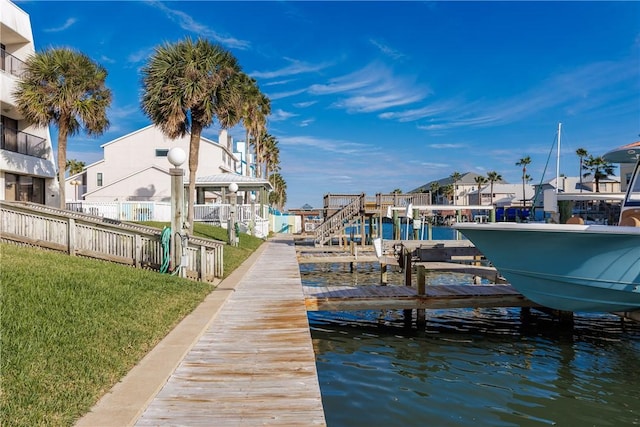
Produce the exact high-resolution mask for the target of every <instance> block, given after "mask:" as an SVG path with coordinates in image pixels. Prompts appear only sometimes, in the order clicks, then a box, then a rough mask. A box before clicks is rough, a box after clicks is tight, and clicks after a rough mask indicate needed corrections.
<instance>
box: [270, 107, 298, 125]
mask: <svg viewBox="0 0 640 427" xmlns="http://www.w3.org/2000/svg"><path fill="white" fill-rule="evenodd" d="M296 116H297V114H294V113H288V112H286V111H284V110H281V109H277V110H275V111H273V112H272V113H271V115H270V116H269V120H270V121H272V122H280V121H282V120H288V119H290V118H292V117H296Z"/></svg>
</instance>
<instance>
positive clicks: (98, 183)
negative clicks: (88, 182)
mask: <svg viewBox="0 0 640 427" xmlns="http://www.w3.org/2000/svg"><path fill="white" fill-rule="evenodd" d="M96 178H97V179H96V185H97V186H98V187H102V172H98V174H97V175H96Z"/></svg>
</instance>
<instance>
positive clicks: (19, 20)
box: [0, 0, 60, 206]
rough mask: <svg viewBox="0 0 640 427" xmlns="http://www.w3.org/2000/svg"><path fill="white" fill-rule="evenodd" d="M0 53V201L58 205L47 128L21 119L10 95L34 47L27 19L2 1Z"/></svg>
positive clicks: (0, 7)
mask: <svg viewBox="0 0 640 427" xmlns="http://www.w3.org/2000/svg"><path fill="white" fill-rule="evenodd" d="M0 53H1V54H0V185H1V186H2V188H3V189H4V191H1V192H0V199H1V200H10V201H13V200H20V201H27V202H35V203H41V204H46V205H50V206H58V205H59V201H58V197H59V191H60V190H59V186H58V181H57V175H56V165H55V154H54V152H53V148H52V145H51V137H50V135H49V128H48V127H36V126H33V125H31V123H29V122H28V121H27V120H25V119H24V117H23V116H21V115H20V113H19V112H18V110H17V109H16V102H15V99H14V97H13V92H14V91H15V90H16V89H17V82H18V80H19V77H20V74H21V73H22V72H23V71H24V68H25V64H24V61H25V60H26V59H27V58H28V57H29V56H30V55H33V54H34V53H35V47H34V42H33V34H32V32H31V20H30V19H29V15H28V14H27V13H26V12H24V11H23V10H22V9H20V8H19V7H18V6H16V5H15V4H13V3H12V2H10V1H8V0H0Z"/></svg>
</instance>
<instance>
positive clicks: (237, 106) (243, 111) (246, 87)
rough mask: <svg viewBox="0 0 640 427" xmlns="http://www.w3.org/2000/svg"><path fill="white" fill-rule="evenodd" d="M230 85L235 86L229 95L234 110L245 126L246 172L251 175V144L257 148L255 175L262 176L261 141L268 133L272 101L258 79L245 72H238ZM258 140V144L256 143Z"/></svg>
mask: <svg viewBox="0 0 640 427" xmlns="http://www.w3.org/2000/svg"><path fill="white" fill-rule="evenodd" d="M230 87H231V88H233V89H232V90H231V91H230V92H231V93H230V96H229V98H230V100H231V101H232V104H233V110H234V111H235V112H236V114H238V115H239V117H240V118H241V119H242V125H243V127H244V128H245V152H244V158H245V161H246V170H245V174H246V175H248V176H249V175H251V165H250V164H249V146H250V145H254V148H255V149H256V150H255V154H256V156H255V160H254V169H255V175H256V176H257V177H260V176H262V171H261V169H260V168H259V167H258V161H259V160H258V159H259V158H260V152H259V148H260V147H259V143H260V142H261V141H262V137H261V135H262V134H264V133H266V117H267V116H268V115H269V114H271V101H270V100H269V98H267V97H266V96H265V95H264V94H263V93H262V92H260V89H259V88H258V84H257V82H256V80H255V79H253V78H251V77H249V76H247V75H246V74H244V73H238V74H236V76H235V77H234V78H233V83H232V84H231V85H230ZM256 141H257V142H258V144H256Z"/></svg>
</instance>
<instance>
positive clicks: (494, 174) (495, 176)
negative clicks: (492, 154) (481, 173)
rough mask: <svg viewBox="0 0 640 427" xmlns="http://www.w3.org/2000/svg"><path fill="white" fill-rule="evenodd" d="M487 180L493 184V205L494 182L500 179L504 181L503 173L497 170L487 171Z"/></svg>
mask: <svg viewBox="0 0 640 427" xmlns="http://www.w3.org/2000/svg"><path fill="white" fill-rule="evenodd" d="M487 180H488V181H489V185H490V186H491V205H492V206H493V184H494V183H495V182H498V181H502V175H500V174H499V173H498V172H496V171H491V172H487Z"/></svg>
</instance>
